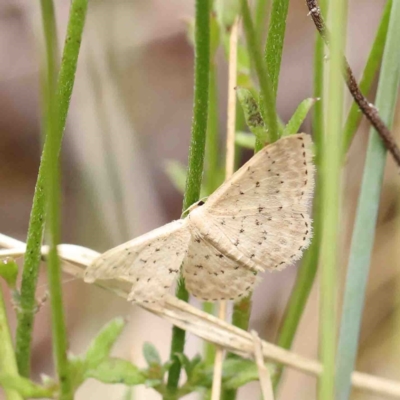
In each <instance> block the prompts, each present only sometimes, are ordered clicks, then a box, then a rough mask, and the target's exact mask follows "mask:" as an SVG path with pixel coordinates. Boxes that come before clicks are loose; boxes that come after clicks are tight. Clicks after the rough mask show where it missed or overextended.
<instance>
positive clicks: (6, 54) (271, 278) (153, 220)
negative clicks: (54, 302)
mask: <svg viewBox="0 0 400 400" xmlns="http://www.w3.org/2000/svg"><path fill="white" fill-rule="evenodd" d="M55 3H56V11H57V19H58V25H59V26H58V28H59V38H63V37H64V35H65V25H66V21H67V17H68V9H69V4H70V2H69V1H68V0H58V1H57V2H55ZM383 4H384V2H383V1H377V0H350V1H349V27H348V51H347V54H348V58H349V61H350V63H351V65H352V67H353V69H354V71H355V72H356V75H359V74H360V72H361V70H362V67H363V65H364V63H365V60H366V57H367V55H368V51H369V48H370V45H371V43H372V40H373V37H374V34H375V30H376V27H377V24H378V21H379V17H380V12H381V10H382V6H383ZM192 15H193V1H188V0H170V1H163V0H136V1H126V0H91V1H90V5H89V11H88V19H87V24H86V28H85V33H84V40H83V46H82V50H81V54H80V61H79V66H78V74H77V79H76V84H75V89H74V94H73V98H72V105H71V110H70V114H69V119H68V127H67V130H66V134H65V141H64V148H63V155H62V156H63V217H64V218H63V242H66V243H74V244H81V245H84V246H88V247H91V248H94V249H96V250H98V251H103V250H106V249H108V248H110V247H112V246H114V245H116V244H119V243H121V242H123V241H126V240H128V239H130V238H132V237H134V236H136V235H139V234H142V233H144V232H146V231H148V230H150V229H152V228H155V227H157V226H159V225H161V224H164V223H166V222H168V221H170V220H172V219H177V218H179V216H180V210H181V202H182V196H181V195H180V193H179V192H178V191H177V190H176V189H175V188H174V187H173V185H172V183H171V182H170V180H169V179H168V177H167V175H166V174H165V172H164V171H165V161H166V160H168V159H174V160H179V161H181V162H183V163H186V160H187V153H188V144H189V140H190V123H191V118H192V96H193V51H192V48H191V46H190V45H189V44H188V42H187V40H186V32H185V29H186V27H185V23H184V19H185V18H186V17H190V16H192ZM0 21H1V23H0V55H1V56H0V134H1V141H0V182H1V185H0V194H1V195H0V232H2V233H5V234H8V235H10V236H13V237H16V238H19V239H21V240H25V236H26V230H27V226H28V219H29V213H30V206H31V201H32V196H33V190H34V185H35V180H36V174H37V168H38V163H39V157H40V142H41V131H40V85H39V78H40V76H39V69H40V67H39V64H40V54H41V50H40V49H41V47H40V40H41V35H42V32H41V20H40V7H39V4H38V2H27V1H22V0H19V1H8V0H2V1H0ZM314 37H315V29H314V26H313V25H312V22H311V20H310V19H309V18H308V17H307V9H306V6H305V4H304V1H303V0H292V1H291V3H290V12H289V17H288V20H287V34H286V43H285V47H284V54H283V62H282V71H281V76H280V85H279V94H278V111H279V113H280V115H281V117H282V118H283V119H284V120H287V119H288V118H289V117H290V116H291V114H292V113H293V111H294V110H295V108H296V106H297V105H298V103H299V102H300V101H301V100H303V99H304V98H306V97H311V96H312V66H313V45H314ZM61 42H62V41H61V40H60V45H61ZM217 59H218V63H219V64H218V69H219V70H218V79H219V89H220V90H219V99H220V105H219V106H220V128H221V134H222V135H223V134H224V126H225V115H226V112H225V108H226V86H227V82H226V78H227V72H226V63H225V60H224V56H223V54H222V51H221V54H219V55H218V58H217ZM348 103H349V101H348V102H347V103H346V107H347V105H348ZM346 110H347V108H346ZM305 128H306V129H307V130H309V129H310V126H309V123H308V125H307V124H306V126H305ZM367 128H368V127H367V125H366V124H365V122H364V123H363V125H362V128H361V129H360V131H359V133H358V135H357V138H356V140H355V142H354V143H353V146H352V148H351V151H350V154H349V159H348V163H347V168H346V171H345V175H344V191H343V204H344V213H343V229H342V233H343V247H344V249H345V251H343V253H342V254H343V265H344V266H345V265H346V263H347V257H346V251H347V249H348V246H349V241H350V235H351V231H350V228H351V226H352V221H353V218H354V211H355V207H356V196H357V194H358V189H359V185H360V176H361V171H362V166H363V159H364V150H365V145H366V138H367V135H366V134H367V132H368V130H367ZM222 140H223V138H222V137H221V141H222ZM221 157H223V155H222V154H221ZM397 197H398V175H396V174H395V171H394V167H393V163H392V161H391V160H390V161H389V162H388V172H387V179H386V181H385V187H384V191H383V196H382V203H381V214H380V219H379V226H378V229H377V239H376V251H375V253H374V258H373V265H372V272H371V276H370V284H369V290H368V299H367V302H366V310H365V314H364V321H363V327H362V337H361V346H360V351H359V360H358V369H360V370H362V371H364V372H369V373H374V374H379V375H381V376H385V377H388V378H393V379H400V373H399V368H398V359H399V355H400V354H399V350H398V349H399V341H400V339H399V336H398V334H397V332H398V328H399V326H400V324H399V318H398V316H399V314H398V304H399V302H400V296H399V294H398V292H399V290H398V289H399V285H398V272H397V271H398V266H399V265H398V264H399V261H398V260H399V257H398V256H399V254H398V252H397V247H398V240H399V218H398V211H397V204H398V200H397ZM396 245H397V247H396ZM341 273H342V274H343V271H341ZM295 274H296V268H295V267H293V268H289V269H287V270H286V271H283V272H282V273H280V274H274V275H266V277H265V279H264V281H263V283H262V284H261V285H260V286H261V287H259V288H258V289H257V291H256V293H255V297H254V309H253V313H252V318H251V325H252V327H253V328H255V329H257V331H258V332H259V333H260V335H261V336H262V337H263V338H266V339H267V340H274V338H275V334H276V329H277V325H278V323H279V320H280V318H281V313H282V310H283V308H284V306H285V303H286V301H287V298H288V294H289V292H290V290H291V286H292V283H293V280H294V278H295ZM42 278H43V277H42ZM64 279H65V284H64V291H65V292H64V293H65V299H66V306H67V319H68V329H69V335H70V339H71V343H70V344H71V351H72V352H77V353H78V352H81V351H83V350H84V349H85V347H86V345H87V344H88V341H89V340H90V338H91V337H93V335H94V333H95V332H96V331H97V330H98V329H99V328H100V327H101V326H102V325H103V324H104V323H105V322H106V321H108V320H109V319H111V318H112V317H114V316H118V315H130V323H129V325H128V328H127V329H126V330H125V332H124V334H123V335H122V337H121V338H120V340H119V342H118V345H117V346H116V348H115V354H117V355H119V356H124V357H126V358H128V359H130V360H132V361H133V362H135V363H138V364H141V365H144V364H143V359H142V356H141V346H142V344H143V342H144V341H150V342H152V343H154V344H155V345H156V347H157V348H158V349H159V350H160V352H161V354H162V356H163V358H164V360H166V359H167V357H168V352H169V337H170V331H171V327H170V326H169V325H168V324H167V323H165V322H163V321H162V320H160V319H157V318H156V317H154V316H152V315H150V314H148V313H146V312H144V311H143V310H141V309H139V308H137V307H132V306H130V305H129V304H126V303H125V302H124V301H122V300H120V299H118V298H115V297H114V296H113V295H112V294H109V293H106V292H104V291H102V290H100V289H98V288H95V287H92V286H89V285H85V284H83V283H81V282H77V281H72V282H71V281H70V279H69V278H68V277H67V276H65V277H64ZM44 282H45V281H44V279H42V280H41V286H40V287H39V293H38V295H39V296H40V295H42V294H43V293H44V292H45V291H46V285H45V283H44ZM317 292H318V290H317V287H315V288H314V291H313V294H312V296H311V298H310V301H309V304H308V307H307V310H306V312H305V315H304V317H303V320H302V323H301V327H300V330H299V331H298V335H297V339H296V344H295V351H297V352H299V353H300V354H304V355H308V356H312V357H316V356H317V348H316V343H317V340H316V339H317V324H318V303H317V300H318V293H317ZM10 315H11V316H12V315H13V312H12V310H11V309H10ZM49 335H50V326H49V306H48V304H45V305H44V306H43V307H42V309H41V310H40V312H39V313H38V315H37V318H36V326H35V342H34V366H33V367H34V371H35V373H36V377H38V375H39V373H41V372H45V373H49V374H50V373H51V372H52V365H51V355H50V349H51V347H50V336H49ZM187 342H188V343H187V351H188V353H190V354H192V355H193V354H195V353H196V352H198V351H201V348H202V343H201V341H200V340H198V339H197V338H194V337H192V336H190V335H189V337H188V340H187ZM124 391H125V389H124V387H122V386H121V387H120V386H118V385H116V386H105V385H102V384H100V383H98V382H95V381H90V382H88V383H87V384H85V386H84V387H82V388H81V389H80V390H79V392H78V396H77V398H78V399H87V398H96V399H106V398H108V399H111V398H112V399H120V398H122V395H123V393H124ZM135 398H136V399H157V398H159V397H158V395H157V394H155V393H154V392H153V391H152V390H151V389H148V390H147V389H144V388H138V389H135ZM193 398H195V397H193ZM240 398H241V399H249V398H259V388H258V385H257V384H255V383H254V384H251V385H248V386H246V387H245V388H243V389H242V390H241V391H240ZM279 398H280V399H292V398H296V399H297V400H301V399H312V398H315V380H314V379H313V378H309V377H306V376H305V375H303V374H300V373H297V372H293V371H290V372H288V373H287V375H286V377H285V380H284V384H283V385H282V390H281V392H280V395H279ZM354 398H355V399H368V400H369V399H378V397H376V396H375V397H374V396H367V395H365V394H361V393H354Z"/></svg>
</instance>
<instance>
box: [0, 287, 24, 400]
mask: <svg viewBox="0 0 400 400" xmlns="http://www.w3.org/2000/svg"><path fill="white" fill-rule="evenodd" d="M0 373H1V374H3V375H9V376H17V375H18V366H17V360H16V358H15V353H14V348H13V344H12V338H11V333H10V327H9V325H8V319H7V312H6V305H5V303H4V297H3V292H2V290H1V286H0ZM4 392H5V394H6V396H7V399H8V400H22V396H21V395H20V394H19V393H18V392H16V391H15V390H11V389H6V388H5V389H4Z"/></svg>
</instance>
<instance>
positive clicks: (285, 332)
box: [273, 0, 327, 390]
mask: <svg viewBox="0 0 400 400" xmlns="http://www.w3.org/2000/svg"><path fill="white" fill-rule="evenodd" d="M326 2H327V0H322V1H320V2H319V4H320V7H321V10H322V11H324V10H326V7H327V4H326ZM324 47H325V44H324V41H323V40H322V38H321V36H320V35H319V34H318V33H317V34H316V41H315V52H314V98H316V99H320V100H319V101H317V102H316V103H315V104H314V113H313V140H314V143H315V148H316V154H315V159H314V161H315V164H316V167H317V171H316V187H315V194H314V201H313V221H314V222H313V238H312V241H311V244H310V247H309V248H308V249H307V250H306V251H305V253H304V257H303V260H302V262H301V265H300V267H299V270H298V272H297V277H296V281H295V284H294V287H293V289H292V292H291V294H290V298H289V301H288V303H287V305H286V309H285V312H284V316H283V319H282V323H281V326H280V327H279V331H278V340H277V344H278V345H279V346H280V347H283V348H285V349H290V348H291V346H292V343H293V340H294V337H295V335H296V332H297V328H298V326H299V323H300V319H301V316H302V315H303V312H304V309H305V307H306V304H307V300H308V297H309V295H310V292H311V289H312V287H313V284H314V281H315V276H316V273H317V269H318V260H319V252H320V242H321V222H322V218H323V215H322V210H321V200H320V198H321V187H322V186H321V185H322V181H321V179H320V161H319V160H320V156H319V154H320V151H321V145H322V138H323V132H324V100H323V92H324V64H325V60H324V56H325V51H324ZM282 370H283V368H282V366H279V367H277V369H276V372H275V374H274V376H273V384H274V388H275V390H276V389H277V387H278V385H279V382H280V379H281V375H282Z"/></svg>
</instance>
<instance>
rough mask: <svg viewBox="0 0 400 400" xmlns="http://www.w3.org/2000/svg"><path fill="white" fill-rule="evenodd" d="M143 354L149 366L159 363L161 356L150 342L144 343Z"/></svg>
mask: <svg viewBox="0 0 400 400" xmlns="http://www.w3.org/2000/svg"><path fill="white" fill-rule="evenodd" d="M143 355H144V358H145V359H146V361H147V364H149V366H150V367H152V366H154V365H161V357H160V355H159V354H158V350H157V349H156V348H155V347H154V346H153V345H152V344H151V343H149V342H145V343H144V345H143Z"/></svg>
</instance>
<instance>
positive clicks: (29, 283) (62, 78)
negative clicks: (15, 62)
mask: <svg viewBox="0 0 400 400" xmlns="http://www.w3.org/2000/svg"><path fill="white" fill-rule="evenodd" d="M86 10H87V0H73V2H72V4H71V10H70V18H69V21H68V27H67V37H66V40H65V46H64V53H63V58H62V62H61V67H60V73H59V78H58V83H57V105H58V124H57V128H58V132H57V143H56V145H57V146H56V147H57V154H59V152H60V149H61V141H62V134H63V131H64V128H65V122H66V117H67V113H68V108H69V102H70V98H71V93H72V88H73V84H74V80H75V72H76V65H77V60H78V54H79V49H80V43H81V38H82V31H83V26H84V21H85V16H86ZM49 155H50V148H49V144H48V140H47V138H46V140H45V144H44V148H43V153H42V159H41V162H40V167H39V172H38V178H37V182H36V187H35V193H34V197H33V205H32V211H31V216H30V220H29V228H28V237H27V250H26V254H25V260H24V267H23V272H22V283H21V299H20V307H19V312H18V323H17V331H16V354H17V362H18V369H19V372H20V374H21V375H22V376H29V371H30V354H31V342H32V328H33V320H34V313H35V309H36V302H35V292H36V285H37V279H38V272H39V264H40V256H41V255H40V247H41V244H42V237H43V230H44V220H45V171H46V170H47V167H46V165H47V163H48V159H49Z"/></svg>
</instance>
